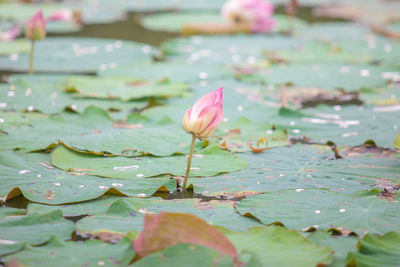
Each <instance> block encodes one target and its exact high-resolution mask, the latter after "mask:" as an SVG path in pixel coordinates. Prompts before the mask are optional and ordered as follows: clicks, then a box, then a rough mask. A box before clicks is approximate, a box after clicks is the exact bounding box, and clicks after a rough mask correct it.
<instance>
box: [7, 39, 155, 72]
mask: <svg viewBox="0 0 400 267" xmlns="http://www.w3.org/2000/svg"><path fill="white" fill-rule="evenodd" d="M142 46H143V44H140V43H135V42H129V41H121V40H114V39H96V38H78V37H73V38H72V37H49V38H46V39H45V40H43V41H39V42H37V44H36V45H35V62H34V70H35V72H46V73H96V72H97V71H98V70H100V69H107V68H113V67H114V66H117V65H119V64H127V63H132V62H135V63H143V62H146V61H149V60H151V55H149V54H148V53H147V54H146V53H144V52H142ZM13 53H15V52H14V51H13ZM28 62H29V54H26V53H23V54H18V56H17V57H15V56H14V57H11V56H5V55H3V56H0V70H1V71H12V72H27V71H28ZM82 62H85V64H81V63H82Z"/></svg>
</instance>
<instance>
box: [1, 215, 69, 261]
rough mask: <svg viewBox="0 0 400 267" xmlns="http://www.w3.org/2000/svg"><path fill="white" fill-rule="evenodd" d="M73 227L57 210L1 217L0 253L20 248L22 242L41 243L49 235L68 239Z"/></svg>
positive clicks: (47, 238)
mask: <svg viewBox="0 0 400 267" xmlns="http://www.w3.org/2000/svg"><path fill="white" fill-rule="evenodd" d="M74 229H75V225H74V223H73V222H71V221H68V220H65V219H64V218H63V217H62V213H61V211H59V210H58V211H52V212H49V213H45V214H31V215H26V216H16V217H8V218H5V219H2V220H1V221H0V230H1V231H0V239H1V240H2V242H1V243H0V255H4V254H8V253H11V252H14V251H15V250H16V249H17V250H18V249H20V248H22V246H23V244H24V242H27V243H29V244H34V245H39V244H42V243H44V242H46V241H47V240H49V237H50V235H55V236H58V237H59V238H61V239H69V238H70V237H71V233H72V231H73V230H74ZM6 241H7V242H6ZM17 244H18V245H17ZM18 246H19V247H18ZM17 247H18V248H17Z"/></svg>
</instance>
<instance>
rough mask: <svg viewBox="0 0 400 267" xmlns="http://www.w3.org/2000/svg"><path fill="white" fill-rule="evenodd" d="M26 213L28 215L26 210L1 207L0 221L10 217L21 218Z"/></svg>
mask: <svg viewBox="0 0 400 267" xmlns="http://www.w3.org/2000/svg"><path fill="white" fill-rule="evenodd" d="M25 213H26V210H25V209H16V208H9V207H1V208H0V220H2V219H4V218H6V217H8V216H19V215H24V214H25Z"/></svg>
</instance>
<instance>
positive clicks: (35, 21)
mask: <svg viewBox="0 0 400 267" xmlns="http://www.w3.org/2000/svg"><path fill="white" fill-rule="evenodd" d="M25 37H26V38H28V39H31V40H42V39H44V38H45V37H46V21H45V20H44V18H43V14H42V10H39V11H38V12H36V14H35V15H33V17H32V18H31V19H29V20H28V22H27V23H26V26H25Z"/></svg>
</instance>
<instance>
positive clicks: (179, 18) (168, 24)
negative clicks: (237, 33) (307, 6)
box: [141, 12, 305, 32]
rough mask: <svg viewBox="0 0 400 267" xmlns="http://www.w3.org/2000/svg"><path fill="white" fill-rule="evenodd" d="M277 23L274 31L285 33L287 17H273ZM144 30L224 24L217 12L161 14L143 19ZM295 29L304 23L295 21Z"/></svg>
mask: <svg viewBox="0 0 400 267" xmlns="http://www.w3.org/2000/svg"><path fill="white" fill-rule="evenodd" d="M274 19H276V21H277V25H278V27H277V29H276V31H287V30H288V29H289V22H288V18H287V16H283V15H275V16H274ZM141 23H142V25H143V26H144V27H145V28H148V29H151V30H157V31H168V32H181V31H182V29H183V27H184V26H185V25H187V24H192V23H193V24H204V23H205V24H211V25H212V24H222V23H226V21H225V20H224V18H223V17H222V16H221V15H220V14H219V13H217V12H184V13H173V12H170V13H167V12H164V13H161V14H155V15H149V16H146V17H144V19H142V21H141ZM295 23H296V27H297V28H304V26H305V22H304V21H303V20H301V19H298V18H296V19H295Z"/></svg>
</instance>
